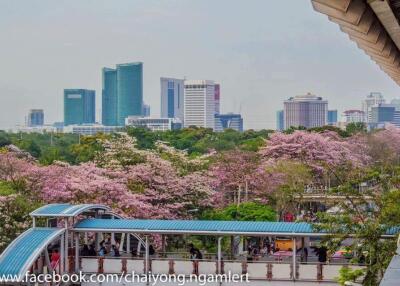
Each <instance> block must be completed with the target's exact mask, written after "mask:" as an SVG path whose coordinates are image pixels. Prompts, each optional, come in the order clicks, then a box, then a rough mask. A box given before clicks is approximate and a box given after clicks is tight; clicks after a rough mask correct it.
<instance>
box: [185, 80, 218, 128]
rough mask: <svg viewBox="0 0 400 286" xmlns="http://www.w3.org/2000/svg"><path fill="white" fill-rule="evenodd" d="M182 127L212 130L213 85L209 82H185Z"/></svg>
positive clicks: (213, 121)
mask: <svg viewBox="0 0 400 286" xmlns="http://www.w3.org/2000/svg"><path fill="white" fill-rule="evenodd" d="M184 102H185V103H184V106H185V109H184V126H185V127H189V126H198V127H205V128H212V129H214V127H215V126H214V125H215V119H214V114H215V83H214V81H211V80H186V81H185V100H184Z"/></svg>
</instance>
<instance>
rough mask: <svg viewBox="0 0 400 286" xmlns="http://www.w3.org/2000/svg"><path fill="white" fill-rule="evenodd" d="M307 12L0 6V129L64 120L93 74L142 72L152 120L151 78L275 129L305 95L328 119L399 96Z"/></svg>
mask: <svg viewBox="0 0 400 286" xmlns="http://www.w3.org/2000/svg"><path fill="white" fill-rule="evenodd" d="M310 2H311V1H310V0H297V1H290V3H289V1H274V2H272V1H264V0H253V1H245V0H236V1H233V0H220V1H211V0H203V1H193V0H191V1H189V0H169V1H161V0H133V1H129V0H118V1H105V0H86V1H77V0H75V1H50V0H41V1H39V0H33V1H15V0H14V1H12V0H0V36H1V38H2V39H3V41H2V45H0V59H1V63H2V66H1V68H2V76H1V77H0V114H1V116H0V129H2V128H3V129H8V128H12V127H14V126H15V125H16V124H23V123H24V118H25V116H26V115H27V113H28V111H29V109H31V108H41V109H44V110H45V121H46V123H53V122H54V121H62V120H63V90H64V88H87V89H94V90H96V101H97V111H98V112H97V113H98V114H97V117H96V118H97V120H100V118H101V116H100V108H101V69H102V68H103V67H115V65H116V64H119V63H127V62H137V61H141V62H143V63H144V101H145V102H146V103H148V104H150V105H151V115H152V116H159V114H160V77H176V78H184V77H186V78H188V79H210V80H214V81H216V82H218V83H220V84H221V109H222V112H224V113H225V112H241V113H242V116H243V118H244V124H245V128H246V129H248V128H255V129H261V128H275V112H276V111H277V110H278V109H282V107H283V100H285V99H287V98H289V97H291V96H295V95H298V94H305V93H307V92H311V93H313V94H316V95H319V96H322V97H324V98H325V99H327V100H328V101H329V109H338V111H339V118H340V113H341V112H342V111H343V110H345V109H354V108H357V109H359V108H361V100H362V99H363V98H364V97H365V96H366V95H367V94H368V93H369V92H372V91H379V92H382V94H383V95H384V96H385V98H386V99H387V100H390V99H393V98H396V97H397V98H398V97H400V96H399V93H398V86H397V84H396V83H394V82H393V81H392V80H391V79H390V78H389V77H388V76H387V75H386V74H385V73H384V72H383V71H381V70H380V69H379V67H378V66H377V65H376V64H375V63H374V62H373V61H372V60H371V59H370V58H369V57H368V56H367V55H365V54H364V53H363V51H362V50H360V49H358V48H357V46H356V44H355V43H353V42H352V41H350V40H349V39H348V37H347V35H346V34H344V33H342V32H341V31H340V30H339V27H338V26H337V25H335V24H334V23H332V22H330V21H328V19H327V18H326V16H324V15H321V14H319V13H317V12H315V11H314V10H313V9H312V7H311V3H310Z"/></svg>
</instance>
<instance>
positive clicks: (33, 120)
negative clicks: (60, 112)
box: [27, 109, 44, 127]
mask: <svg viewBox="0 0 400 286" xmlns="http://www.w3.org/2000/svg"><path fill="white" fill-rule="evenodd" d="M43 125H44V111H43V109H31V110H29V114H28V122H27V126H29V127H34V126H43Z"/></svg>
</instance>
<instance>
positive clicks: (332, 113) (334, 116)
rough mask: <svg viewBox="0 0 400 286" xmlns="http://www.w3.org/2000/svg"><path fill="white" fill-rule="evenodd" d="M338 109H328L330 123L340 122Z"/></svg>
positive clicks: (334, 124)
mask: <svg viewBox="0 0 400 286" xmlns="http://www.w3.org/2000/svg"><path fill="white" fill-rule="evenodd" d="M337 114H338V112H337V110H336V109H335V110H328V125H333V126H336V125H337V122H338V116H337Z"/></svg>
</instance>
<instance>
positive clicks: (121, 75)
mask: <svg viewBox="0 0 400 286" xmlns="http://www.w3.org/2000/svg"><path fill="white" fill-rule="evenodd" d="M102 104H103V107H102V110H103V116H102V122H103V124H104V125H107V126H109V125H111V126H116V125H118V126H123V125H124V123H125V118H126V117H128V116H131V115H136V116H141V115H142V111H143V110H142V109H143V106H142V105H143V63H141V62H137V63H127V64H119V65H117V68H116V69H109V68H103V100H102Z"/></svg>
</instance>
